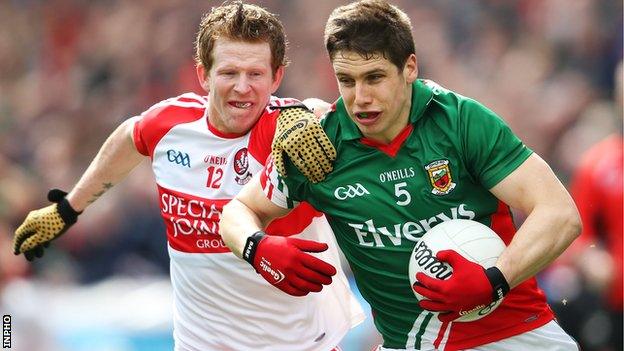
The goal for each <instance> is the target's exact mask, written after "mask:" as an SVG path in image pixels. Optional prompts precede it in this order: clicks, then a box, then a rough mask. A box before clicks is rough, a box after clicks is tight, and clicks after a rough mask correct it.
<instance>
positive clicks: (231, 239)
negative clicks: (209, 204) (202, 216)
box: [219, 199, 264, 257]
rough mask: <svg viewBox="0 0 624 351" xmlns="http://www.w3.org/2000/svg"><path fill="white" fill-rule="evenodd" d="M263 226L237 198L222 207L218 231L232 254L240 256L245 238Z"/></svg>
mask: <svg viewBox="0 0 624 351" xmlns="http://www.w3.org/2000/svg"><path fill="white" fill-rule="evenodd" d="M263 228H264V225H263V223H262V222H261V221H260V218H258V216H257V215H256V214H255V213H254V212H253V211H252V210H251V209H249V207H247V206H245V204H243V203H242V202H240V201H239V200H238V199H233V200H232V201H230V202H229V203H228V204H227V205H225V206H224V207H223V213H222V214H221V221H220V222H219V233H220V234H221V237H222V238H223V241H224V242H225V244H226V245H227V246H228V247H229V248H230V250H232V252H233V253H234V255H236V256H238V257H242V252H243V248H244V247H245V242H246V241H247V238H248V237H249V236H250V235H252V234H253V233H255V232H257V231H259V230H262V229H263Z"/></svg>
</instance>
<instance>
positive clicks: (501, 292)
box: [485, 266, 509, 301]
mask: <svg viewBox="0 0 624 351" xmlns="http://www.w3.org/2000/svg"><path fill="white" fill-rule="evenodd" d="M485 275H486V276H487V278H488V280H489V281H490V284H491V285H492V299H493V301H498V300H500V299H502V298H503V297H505V295H507V293H508V292H509V283H507V279H505V276H504V275H503V272H501V271H500V269H498V267H496V266H494V267H490V268H488V269H486V270H485Z"/></svg>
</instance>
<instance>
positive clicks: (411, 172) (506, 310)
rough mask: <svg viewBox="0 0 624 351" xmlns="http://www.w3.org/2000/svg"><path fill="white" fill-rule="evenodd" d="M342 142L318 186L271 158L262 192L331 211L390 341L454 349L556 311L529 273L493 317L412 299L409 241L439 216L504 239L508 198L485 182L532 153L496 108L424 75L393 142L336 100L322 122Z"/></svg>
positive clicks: (524, 327)
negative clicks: (451, 316)
mask: <svg viewBox="0 0 624 351" xmlns="http://www.w3.org/2000/svg"><path fill="white" fill-rule="evenodd" d="M322 124H323V128H324V130H325V132H326V133H327V135H328V136H329V138H330V140H331V141H332V142H333V144H334V146H335V147H336V150H337V153H338V155H337V160H336V163H335V164H334V171H333V172H332V173H330V174H329V175H328V176H327V178H326V179H325V180H324V181H323V182H320V183H317V184H314V183H311V182H309V181H307V179H306V178H305V177H303V176H302V175H301V173H300V172H299V171H298V170H297V169H296V168H295V167H294V166H293V165H292V163H289V164H287V175H288V176H287V177H281V176H280V175H279V174H278V173H277V171H276V170H275V169H274V168H275V167H273V165H272V164H271V162H270V161H269V163H268V164H267V166H266V170H265V172H264V173H263V176H262V178H261V179H262V186H263V188H264V191H265V193H266V194H267V196H268V197H269V198H270V199H271V201H273V202H274V203H275V204H277V205H278V206H281V207H285V208H286V207H287V208H292V207H293V206H294V205H296V204H297V203H298V202H299V201H307V202H309V203H310V204H311V205H312V206H314V207H315V208H316V209H317V210H319V211H322V212H324V213H325V214H326V215H327V218H328V220H329V223H330V225H331V227H332V229H333V231H334V233H335V235H336V239H337V242H338V245H339V246H340V248H341V250H342V251H343V253H344V254H345V257H346V258H347V260H348V261H349V264H350V266H351V269H352V270H353V273H354V276H355V280H356V282H357V285H358V288H359V290H360V292H361V293H362V296H363V297H364V298H365V299H366V301H368V303H369V304H370V305H371V308H372V312H373V316H374V319H375V325H376V327H377V329H378V330H379V332H380V333H381V334H382V336H383V338H384V344H383V346H384V347H385V348H391V349H409V350H412V349H415V350H419V349H431V348H434V347H435V348H438V349H442V350H457V349H463V348H470V347H474V346H477V345H482V344H486V343H489V342H493V341H497V340H500V339H503V338H507V337H510V336H513V335H517V334H520V333H523V332H525V331H529V330H532V329H534V328H537V327H539V326H542V325H544V324H545V323H547V322H549V321H550V320H552V319H553V314H552V312H551V310H550V308H549V307H548V305H547V304H546V298H545V296H544V294H543V293H542V292H541V291H540V290H539V288H538V287H537V283H536V280H535V279H534V278H532V279H529V280H527V281H525V282H524V283H522V284H521V285H519V286H518V287H516V288H515V289H513V290H512V291H511V292H510V293H509V294H508V295H507V296H506V298H505V300H504V301H503V303H502V304H501V305H500V307H498V309H497V310H495V311H494V312H493V313H491V314H490V315H488V316H486V317H484V318H483V319H481V320H478V321H475V322H470V323H460V322H457V323H450V324H449V325H445V324H442V323H441V322H440V321H439V320H438V318H437V317H436V316H435V315H434V314H433V313H431V312H428V311H423V310H422V309H421V308H420V307H419V306H418V301H417V299H416V297H415V296H414V293H413V291H412V288H411V286H410V282H409V277H408V263H409V258H410V253H411V252H412V249H413V248H414V245H415V244H416V242H417V241H418V240H419V238H420V237H422V235H423V234H424V233H425V232H426V231H428V230H429V229H431V228H432V227H434V226H435V225H436V224H439V223H441V222H442V221H446V220H450V219H455V218H463V219H472V220H476V221H479V222H481V223H483V224H486V225H488V226H490V227H491V228H492V229H493V230H494V231H495V232H496V233H497V234H498V235H500V237H501V238H502V239H503V240H504V241H505V243H506V244H509V242H510V241H511V239H512V237H513V235H514V234H515V232H516V228H515V226H514V223H513V220H512V215H511V212H510V210H509V207H508V206H507V205H506V204H505V203H502V202H501V201H499V200H498V199H497V198H496V197H495V196H494V195H492V193H491V192H490V191H489V190H488V189H491V188H492V187H493V186H495V185H496V184H498V183H499V182H500V181H501V180H502V179H504V178H505V177H507V176H508V175H509V174H510V173H511V172H513V171H514V170H515V169H517V168H518V167H519V166H520V165H521V164H522V163H523V162H524V161H525V160H526V159H527V158H528V157H529V156H530V155H531V153H532V151H531V150H529V149H528V148H527V147H526V146H525V145H524V144H523V143H522V142H521V141H520V140H519V139H518V138H517V137H516V136H515V135H514V134H513V133H512V131H511V130H510V129H509V127H508V126H507V125H506V124H505V123H504V122H503V121H502V120H501V119H500V118H499V117H498V116H496V115H495V114H494V113H493V112H492V111H490V110H488V109H487V108H485V107H484V106H483V105H481V104H480V103H478V102H476V101H475V100H472V99H469V98H466V97H464V96H461V95H459V94H457V93H454V92H451V91H449V90H446V89H444V88H442V87H441V86H439V85H437V84H436V83H434V82H431V81H420V80H419V81H416V82H415V83H414V84H413V93H412V103H411V111H410V117H409V124H408V125H407V127H406V128H405V129H404V130H403V131H402V132H401V133H400V134H399V135H398V136H397V137H396V138H395V140H393V141H392V143H391V144H389V145H379V144H377V143H375V142H373V141H371V140H367V139H365V138H363V136H362V134H361V133H360V131H359V129H358V128H357V126H356V125H355V123H354V122H353V121H352V120H351V119H350V117H349V116H348V114H347V111H346V110H345V106H344V103H343V101H342V99H339V100H338V101H337V102H336V103H335V104H334V106H333V107H332V110H331V111H330V112H329V113H328V115H327V116H326V117H325V119H324V120H323V122H322Z"/></svg>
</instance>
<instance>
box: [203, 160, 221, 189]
mask: <svg viewBox="0 0 624 351" xmlns="http://www.w3.org/2000/svg"><path fill="white" fill-rule="evenodd" d="M207 170H208V180H207V181H206V186H207V187H208V188H213V189H219V188H220V187H221V178H223V169H221V167H215V166H210V167H208V168H207Z"/></svg>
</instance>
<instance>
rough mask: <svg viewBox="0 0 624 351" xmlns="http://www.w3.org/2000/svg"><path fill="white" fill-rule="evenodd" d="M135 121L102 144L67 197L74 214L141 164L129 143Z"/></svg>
mask: <svg viewBox="0 0 624 351" xmlns="http://www.w3.org/2000/svg"><path fill="white" fill-rule="evenodd" d="M133 126H134V120H127V121H125V122H124V123H122V124H121V125H120V126H119V127H117V129H116V130H115V131H114V132H113V133H112V134H111V135H110V136H109V137H108V139H107V140H106V141H105V142H104V144H103V145H102V147H101V148H100V151H99V152H98V154H97V155H96V156H95V158H94V159H93V161H91V164H90V165H89V167H88V168H87V170H86V171H85V172H84V173H83V175H82V177H81V178H80V180H79V181H78V183H77V184H76V185H75V186H74V188H73V189H72V190H71V192H70V193H69V194H68V195H67V200H68V201H69V203H70V204H71V206H72V207H73V208H74V209H75V210H76V211H83V210H84V209H85V208H87V206H89V205H90V204H91V203H93V202H95V201H96V200H97V199H98V198H99V197H100V196H102V195H103V194H104V193H105V192H106V191H107V190H108V189H110V188H112V187H113V186H114V185H115V184H117V183H118V182H119V181H121V180H122V179H123V178H125V177H126V176H127V175H128V173H130V171H131V170H132V169H134V167H136V166H137V165H138V164H139V163H140V162H141V160H142V159H143V155H141V154H140V153H139V152H138V151H137V150H136V148H135V146H134V142H133V140H132V129H133Z"/></svg>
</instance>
